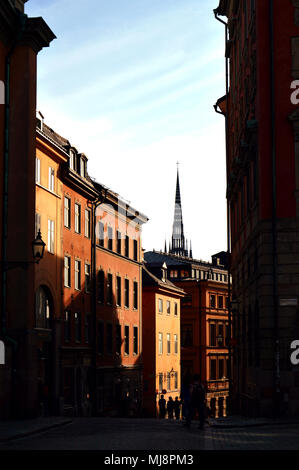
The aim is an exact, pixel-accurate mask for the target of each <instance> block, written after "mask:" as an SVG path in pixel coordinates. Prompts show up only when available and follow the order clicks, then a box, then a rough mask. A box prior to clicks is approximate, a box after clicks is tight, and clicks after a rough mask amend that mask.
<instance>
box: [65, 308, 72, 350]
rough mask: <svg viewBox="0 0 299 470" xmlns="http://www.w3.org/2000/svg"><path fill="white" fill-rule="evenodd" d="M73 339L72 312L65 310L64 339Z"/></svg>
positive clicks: (66, 340)
mask: <svg viewBox="0 0 299 470" xmlns="http://www.w3.org/2000/svg"><path fill="white" fill-rule="evenodd" d="M70 340H71V312H69V311H66V312H64V341H65V342H66V343H68V342H69V341H70Z"/></svg>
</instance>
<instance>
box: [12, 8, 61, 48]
mask: <svg viewBox="0 0 299 470" xmlns="http://www.w3.org/2000/svg"><path fill="white" fill-rule="evenodd" d="M53 39H56V36H55V34H54V33H53V31H52V30H51V29H50V28H49V26H48V25H47V23H46V22H45V21H44V19H43V18H42V17H38V18H27V21H26V26H25V31H24V33H23V36H22V40H21V41H20V44H21V45H26V46H29V47H31V48H32V49H33V50H34V52H35V53H36V54H38V53H39V51H41V49H43V48H44V47H49V45H50V42H51V41H53Z"/></svg>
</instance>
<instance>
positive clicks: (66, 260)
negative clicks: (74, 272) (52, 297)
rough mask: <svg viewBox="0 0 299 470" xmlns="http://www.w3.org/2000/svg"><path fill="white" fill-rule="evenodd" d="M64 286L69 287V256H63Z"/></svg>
mask: <svg viewBox="0 0 299 470" xmlns="http://www.w3.org/2000/svg"><path fill="white" fill-rule="evenodd" d="M64 286H65V287H71V258H70V257H69V256H65V257H64Z"/></svg>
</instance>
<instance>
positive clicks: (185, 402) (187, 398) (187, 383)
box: [181, 375, 192, 426]
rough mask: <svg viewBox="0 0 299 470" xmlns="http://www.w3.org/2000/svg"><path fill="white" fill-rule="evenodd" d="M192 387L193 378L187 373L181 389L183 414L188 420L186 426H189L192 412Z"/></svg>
mask: <svg viewBox="0 0 299 470" xmlns="http://www.w3.org/2000/svg"><path fill="white" fill-rule="evenodd" d="M191 389H192V387H191V378H190V377H189V376H188V375H187V376H185V377H184V380H183V384H182V390H181V399H182V415H183V417H184V418H185V420H186V422H185V426H188V423H189V416H190V413H191Z"/></svg>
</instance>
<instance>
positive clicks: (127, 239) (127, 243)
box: [125, 235, 130, 258]
mask: <svg viewBox="0 0 299 470" xmlns="http://www.w3.org/2000/svg"><path fill="white" fill-rule="evenodd" d="M129 246H130V239H129V237H128V235H126V238H125V256H127V258H128V257H129V255H130V249H129Z"/></svg>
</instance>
